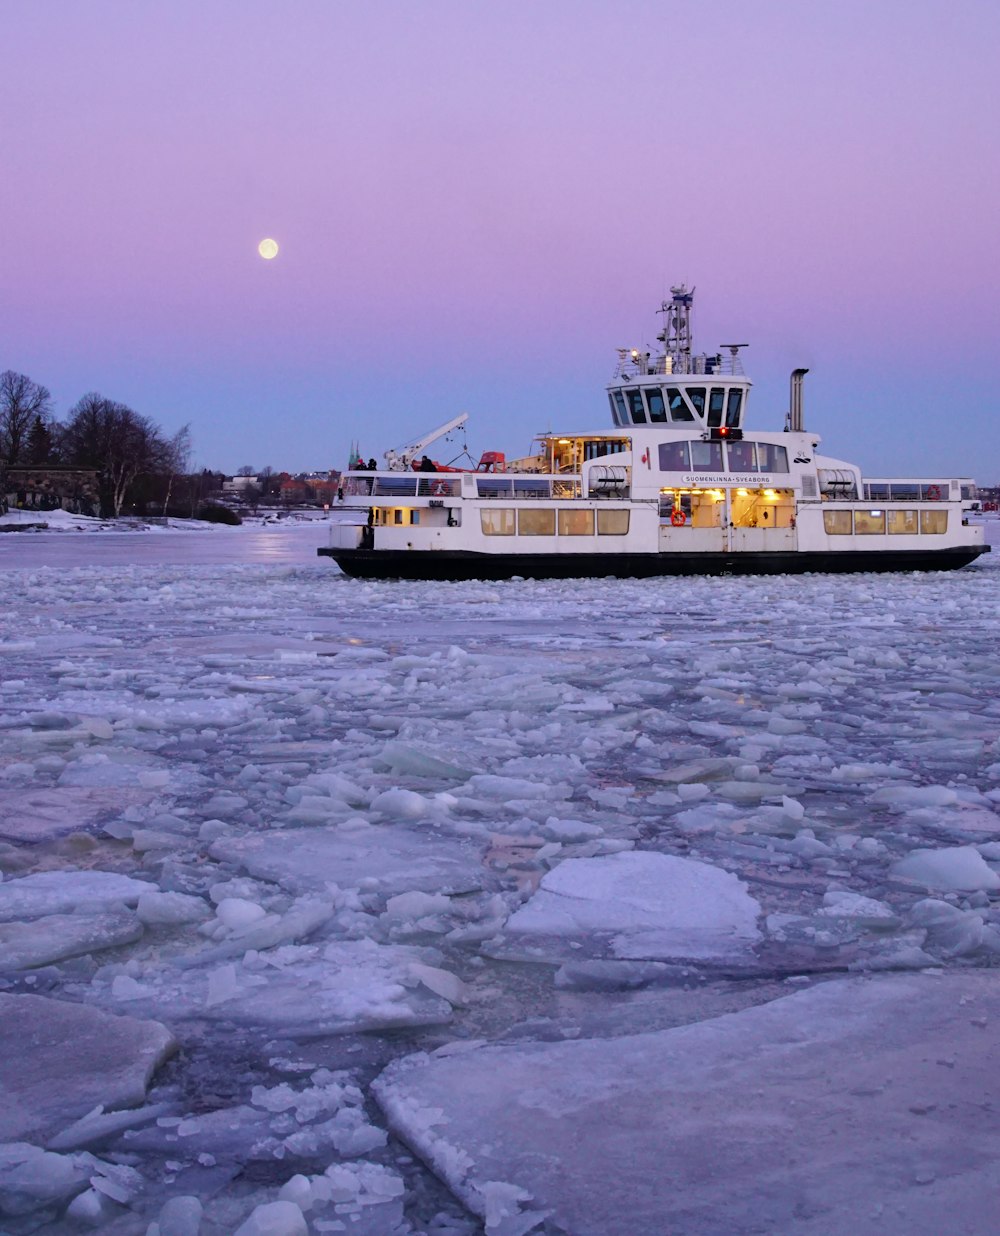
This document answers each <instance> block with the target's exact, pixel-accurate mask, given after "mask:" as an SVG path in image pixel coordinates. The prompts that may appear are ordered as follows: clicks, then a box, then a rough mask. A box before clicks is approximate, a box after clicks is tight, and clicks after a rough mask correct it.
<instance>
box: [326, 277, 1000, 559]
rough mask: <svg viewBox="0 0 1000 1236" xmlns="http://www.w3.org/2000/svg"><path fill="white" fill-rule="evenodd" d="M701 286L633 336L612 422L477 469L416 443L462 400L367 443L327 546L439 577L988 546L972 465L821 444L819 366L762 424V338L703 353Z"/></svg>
mask: <svg viewBox="0 0 1000 1236" xmlns="http://www.w3.org/2000/svg"><path fill="white" fill-rule="evenodd" d="M693 301H694V289H691V290H690V291H689V290H688V289H687V288H686V287H685V286H684V285H681V286H679V287H675V288H671V299H670V300H669V301H664V302H663V304H662V306H661V309H660V312H661V313H662V314H663V316H664V325H663V330H662V331H661V332H660V334H659V335H658V336H657V340H658V342H659V343H661V344H662V350H661V351H659V352H658V353H656V354H653V353H652V352H647V351H645V350H641V349H637V348H633V349H620V350H619V356H618V365H617V369H616V371H615V374H614V377H613V379H612V381H611V383H610V384H609V386H608V387H607V397H608V405H609V408H610V412H611V425H610V427H608V428H605V429H597V430H593V431H588V432H584V433H580V432H565V433H553V432H549V433H544V434H542V435H540V436H539V437H538V438H537V439H536V446H535V449H534V451H533V452H532V454H530V455H528V456H527V457H525V458H522V459H516V460H511V461H509V462H508V461H507V460H506V458H505V457H504V455H502V454H500V453H499V452H487V453H486V454H484V455H483V456H482V457H481V459H480V460H479V462H478V464H476V465H475V466H471V467H470V468H468V469H464V470H463V469H457V468H452V467H447V466H443V465H440V464H435V463H434V462H433V461H431V460H429V459H428V457H427V456H426V454H424V455H423V457H422V459H420V460H418V456H420V454H421V452H422V451H426V450H427V449H428V447H429V446H430V445H431V443H433V442H434V441H436V440H437V439H439V438H441V437H442V436H444V435H446V434H448V433H450V432H452V431H454V430H456V429H458V428H460V427H461V426H462V425H464V423H465V421H466V419H467V418H466V417H465V416H464V415H463V416H458V417H456V418H454V420H452V421H449V422H448V423H447V424H445V425H442V426H440V427H439V428H438V429H435V430H434V431H432V432H431V433H430V434H428V435H426V436H425V437H423V438H421V439H418V440H417V441H415V442H413V443H411V444H410V445H409V446H408V447H406V448H405V449H403V450H402V451H399V452H396V451H387V452H386V454H385V456H384V460H385V466H384V468H379V469H373V470H369V469H366V468H365V467H364V462H363V461H360V460H352V466H351V467H350V468H349V469H348V470H347V471H346V472H345V473H344V474H343V477H342V481H341V487H340V490H339V491H338V497H337V506H338V508H340V509H341V511H342V512H344V513H345V514H344V515H343V516H342V519H343V522H337V523H334V524H333V525H332V526H331V530H330V543H329V545H327V546H323V547H321V548H320V549H319V550H318V553H319V554H320V555H321V556H326V557H330V558H332V559H333V560H334V561H335V562H336V563H337V565H338V566H339V567H340V568H341V570H343V571H344V572H346V573H347V574H348V575H352V576H359V577H363V578H369V579H391V578H402V579H435V580H441V579H508V578H511V577H513V576H520V577H528V578H534V579H542V578H553V577H563V578H565V577H587V576H622V577H628V576H655V575H746V574H786V573H801V572H806V571H828V572H855V571H913V570H919V571H931V570H934V571H936V570H947V569H950V568H953V567H961V566H965V565H967V564H968V563H970V562H972V561H974V559H976V558H978V557H979V555H980V554H983V553H988V552H989V546H988V545H986V544H985V541H984V533H983V529H982V528H981V527H975V526H971V525H970V524H969V523H968V522H967V520H966V518H965V512H966V510H967V508H968V507H969V506H970V505H971V503H972V502H973V501H974V499H975V486H974V484H973V482H972V481H971V480H969V479H967V478H955V477H943V476H934V477H929V478H924V479H916V478H904V477H880V478H874V479H872V478H865V477H863V476H862V475H861V471H860V469H859V468H858V467H857V466H856V465H854V464H851V463H847V462H845V461H843V460H840V459H832V458H829V457H828V456H825V455H821V454H819V453H818V449H819V444H820V439H819V437H818V436H817V435H816V434H815V433H811V432H809V431H808V430H806V428H805V425H804V420H803V403H802V386H803V378H804V377H805V375H806V373H807V372H808V370H806V369H796V370H795V371H794V373H793V374H792V377H791V398H790V407H789V411H788V414H787V416H786V420H785V425H784V428H783V429H781V430H777V431H775V432H757V431H753V432H751V431H750V430H749V429H748V428H747V424H746V410H747V403H748V400H749V396H750V387H751V383H750V381H749V380H748V379H747V377H746V376H745V374H744V371H743V365H742V358H741V355H740V353H741V350H742V349H743V348H745V347H746V346H747V345H746V344H723V345H721V347H720V350H719V352H718V353H716V354H715V355H707V354H704V353H701V354H696V353H695V352H694V347H693V342H692V330H691V319H692V306H693ZM371 462H372V464H374V462H375V461H374V460H373V461H371ZM470 464H471V460H470ZM359 465H360V466H359Z"/></svg>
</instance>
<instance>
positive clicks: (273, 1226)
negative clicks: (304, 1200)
mask: <svg viewBox="0 0 1000 1236" xmlns="http://www.w3.org/2000/svg"><path fill="white" fill-rule="evenodd" d="M308 1233H309V1225H308V1224H307V1223H306V1220H305V1216H304V1215H303V1213H302V1211H301V1210H300V1209H299V1208H298V1206H296V1204H295V1203H294V1202H288V1201H278V1202H265V1203H264V1204H263V1205H261V1206H255V1207H254V1210H253V1213H252V1214H251V1215H250V1217H249V1218H248V1219H247V1220H246V1221H245V1222H244V1223H241V1224H240V1226H239V1227H238V1228H237V1229H236V1232H235V1234H234V1236H308Z"/></svg>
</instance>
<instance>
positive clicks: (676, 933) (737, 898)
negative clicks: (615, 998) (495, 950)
mask: <svg viewBox="0 0 1000 1236" xmlns="http://www.w3.org/2000/svg"><path fill="white" fill-rule="evenodd" d="M759 914H760V905H759V903H758V902H757V901H755V900H754V898H752V897H751V896H750V895H749V893H748V892H747V891H746V886H745V885H744V884H743V883H742V882H741V881H739V880H738V879H737V878H736V877H735V876H733V875H731V874H730V873H729V872H728V871H722V870H720V869H719V868H717V867H711V866H709V865H708V864H707V863H700V862H695V861H693V860H692V859H688V858H677V857H675V856H674V855H669V854H655V853H645V852H641V851H624V852H622V853H618V854H609V855H606V856H604V857H601V858H575V859H567V860H566V861H565V862H564V863H561V864H560V865H559V866H558V867H556V868H554V869H553V870H552V871H550V872H549V873H548V874H547V875H546V876H545V877H544V878H543V879H542V882H541V887H540V888H539V890H538V892H536V893H535V894H534V895H533V896H532V897H531V899H530V900H529V901H528V903H527V904H526V905H525V906H523V907H522V908H521V909H520V910H518V911H516V913H514V914H512V915H511V917H510V918H509V919H508V920H507V926H506V933H507V934H508V935H509V936H512V937H515V938H516V937H521V938H523V939H526V940H529V941H532V942H534V943H536V944H537V943H538V942H540V941H543V940H546V939H547V940H550V941H554V942H559V943H561V942H563V941H572V942H573V944H574V946H575V947H576V948H579V947H580V944H581V941H582V940H583V939H586V938H588V937H591V936H593V935H595V934H597V935H600V936H601V937H602V938H606V939H608V941H609V948H610V951H611V954H612V956H615V957H621V958H629V959H649V960H654V959H661V960H662V959H666V960H681V959H701V960H712V961H723V960H733V959H738V958H744V959H745V958H746V957H747V955H748V953H749V951H750V948H751V946H752V945H753V944H755V943H756V942H757V940H758V939H759V938H760V932H759V931H758V929H757V916H758V915H759Z"/></svg>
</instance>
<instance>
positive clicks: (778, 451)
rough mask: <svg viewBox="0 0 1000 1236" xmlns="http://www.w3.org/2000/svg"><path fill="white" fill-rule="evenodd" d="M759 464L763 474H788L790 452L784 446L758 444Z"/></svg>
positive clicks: (767, 443)
mask: <svg viewBox="0 0 1000 1236" xmlns="http://www.w3.org/2000/svg"><path fill="white" fill-rule="evenodd" d="M757 464H758V466H759V468H760V470H761V472H787V471H788V452H787V451H786V450H785V448H784V447H783V446H772V445H771V443H770V442H758V443H757Z"/></svg>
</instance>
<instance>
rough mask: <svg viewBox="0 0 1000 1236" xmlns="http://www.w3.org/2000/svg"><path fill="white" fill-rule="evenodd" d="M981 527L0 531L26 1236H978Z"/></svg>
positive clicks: (6, 854) (999, 1010)
mask: <svg viewBox="0 0 1000 1236" xmlns="http://www.w3.org/2000/svg"><path fill="white" fill-rule="evenodd" d="M988 535H989V539H990V540H991V541H992V542H993V544H994V546H995V549H994V553H993V554H992V555H991V556H989V557H986V558H984V559H981V560H980V562H979V563H977V564H975V565H973V566H972V567H969V568H966V569H964V570H961V571H956V572H948V573H942V574H912V575H905V574H900V575H879V576H875V575H872V576H865V575H858V576H853V577H852V576H847V577H823V576H799V577H794V578H780V577H779V578H761V579H753V578H740V579H679V580H678V579H665V580H662V581H655V580H654V581H633V580H613V579H612V580H600V581H552V582H531V581H516V580H515V581H511V582H509V583H501V584H496V583H488V584H487V583H456V584H440V583H398V582H385V583H373V582H363V581H355V580H349V579H347V578H346V577H345V576H343V575H341V574H340V573H339V572H338V571H337V569H336V567H335V566H333V565H332V563H330V562H329V560H322V559H319V558H317V557H316V548H317V546H318V545H320V544H322V543H324V540H325V526H324V523H323V521H318V522H314V523H308V522H307V523H297V524H288V523H275V524H268V525H258V526H254V527H250V526H245V527H243V528H239V529H214V530H207V529H202V530H196V529H194V528H193V527H192V528H188V529H180V528H176V527H175V528H167V529H157V530H155V531H145V532H144V531H140V530H132V531H129V532H115V531H108V530H99V531H89V532H82V531H78V530H73V529H71V528H70V527H69V526H68V525H67V527H66V529H65V530H61V531H42V532H37V531H28V532H22V533H19V534H15V535H11V534H7V535H3V536H0V569H2V572H3V575H2V578H3V582H4V592H5V603H4V606H3V609H2V612H0V872H2V881H0V1232H2V1233H4V1236H21V1234H22V1233H35V1232H38V1233H63V1232H85V1231H87V1230H91V1231H94V1230H98V1231H101V1232H109V1233H122V1234H131V1233H150V1234H151V1236H194V1234H196V1233H202V1234H203V1236H222V1234H224V1233H225V1234H229V1233H234V1232H238V1233H240V1234H241V1236H265V1234H267V1236H292V1234H295V1236H299V1234H301V1233H307V1232H308V1233H325V1232H347V1233H355V1234H356V1236H420V1234H423V1236H475V1234H478V1233H487V1234H488V1236H522V1234H524V1233H528V1232H536V1233H540V1234H542V1236H555V1234H557V1233H561V1234H564V1236H565V1234H569V1236H618V1234H621V1236H654V1234H657V1236H658V1234H660V1233H671V1234H679V1236H687V1234H688V1233H699V1234H701V1233H706V1234H708V1233H712V1234H716V1233H718V1234H719V1236H721V1234H722V1233H762V1232H794V1233H802V1234H808V1236H830V1234H833V1233H841V1232H842V1233H851V1234H852V1236H857V1234H859V1233H869V1232H870V1233H882V1234H885V1233H897V1232H907V1233H926V1234H928V1236H929V1234H930V1233H935V1234H937V1233H941V1232H945V1231H947V1232H955V1233H959V1232H964V1233H973V1234H975V1236H978V1234H979V1233H987V1232H992V1231H994V1230H995V1226H996V1219H995V1198H996V1194H997V1189H998V1187H1000V1168H998V1166H997V1164H998V1163H1000V1081H998V1078H1000V1041H998V1038H997V1028H998V1026H1000V986H998V982H997V977H998V971H997V965H998V964H1000V891H998V890H1000V692H998V684H1000V673H998V658H997V647H998V640H1000V606H998V585H1000V523H998V522H993V523H992V524H990V525H989V534H988Z"/></svg>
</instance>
